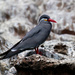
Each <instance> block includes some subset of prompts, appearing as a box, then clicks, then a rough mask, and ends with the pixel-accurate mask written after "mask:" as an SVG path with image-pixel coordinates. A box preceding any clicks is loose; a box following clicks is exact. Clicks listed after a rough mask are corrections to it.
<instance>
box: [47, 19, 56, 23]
mask: <svg viewBox="0 0 75 75" xmlns="http://www.w3.org/2000/svg"><path fill="white" fill-rule="evenodd" d="M48 21H50V22H55V23H57V22H56V21H55V20H53V19H48Z"/></svg>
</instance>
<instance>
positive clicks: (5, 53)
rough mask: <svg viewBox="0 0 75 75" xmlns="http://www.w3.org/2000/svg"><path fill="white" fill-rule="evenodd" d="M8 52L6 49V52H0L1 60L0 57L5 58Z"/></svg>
mask: <svg viewBox="0 0 75 75" xmlns="http://www.w3.org/2000/svg"><path fill="white" fill-rule="evenodd" d="M8 53H9V50H8V51H6V52H4V53H2V54H0V57H1V58H0V60H2V59H5V56H6V55H7V54H8Z"/></svg>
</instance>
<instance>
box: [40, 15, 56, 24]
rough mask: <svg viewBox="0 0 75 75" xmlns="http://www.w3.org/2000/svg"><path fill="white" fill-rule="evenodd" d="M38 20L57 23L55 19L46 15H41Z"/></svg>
mask: <svg viewBox="0 0 75 75" xmlns="http://www.w3.org/2000/svg"><path fill="white" fill-rule="evenodd" d="M40 20H44V21H49V22H54V23H57V22H56V21H55V20H53V19H51V18H50V17H49V16H48V15H42V16H41V17H40V19H39V21H40Z"/></svg>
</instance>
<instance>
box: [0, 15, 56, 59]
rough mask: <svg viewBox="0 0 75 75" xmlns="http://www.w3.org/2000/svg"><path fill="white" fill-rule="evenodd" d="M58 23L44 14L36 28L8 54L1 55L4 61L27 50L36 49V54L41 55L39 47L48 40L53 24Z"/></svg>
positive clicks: (8, 51) (7, 52)
mask: <svg viewBox="0 0 75 75" xmlns="http://www.w3.org/2000/svg"><path fill="white" fill-rule="evenodd" d="M51 22H54V23H57V22H56V21H55V20H53V19H51V18H50V17H49V16H48V15H46V14H43V15H41V16H40V18H39V22H38V24H37V25H36V27H34V28H32V29H31V30H30V31H29V32H28V33H27V34H26V35H25V36H24V37H23V38H22V39H21V40H20V41H19V42H17V43H16V44H15V45H14V46H13V47H11V48H10V49H9V50H7V51H6V52H4V53H2V54H0V56H1V58H0V60H2V59H6V58H10V57H12V56H14V55H16V54H18V53H21V52H23V51H26V50H30V49H32V50H33V49H35V52H36V54H40V53H39V51H38V47H39V46H40V45H41V44H42V43H44V42H45V40H46V39H47V38H48V36H49V34H50V32H51V29H52V23H51Z"/></svg>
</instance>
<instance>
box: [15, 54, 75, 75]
mask: <svg viewBox="0 0 75 75" xmlns="http://www.w3.org/2000/svg"><path fill="white" fill-rule="evenodd" d="M65 61H66V60H61V61H59V60H56V59H51V58H50V59H49V58H47V57H44V56H40V55H32V56H29V57H26V58H24V59H23V60H22V61H21V62H20V63H19V64H16V65H15V68H16V69H17V75H25V74H26V75H35V74H36V75H55V74H56V75H60V74H61V75H63V74H67V75H73V74H75V70H74V69H75V65H74V63H75V61H73V62H72V63H70V62H68V61H67V62H65ZM62 62H63V63H62Z"/></svg>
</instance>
